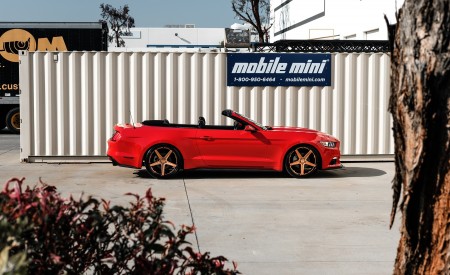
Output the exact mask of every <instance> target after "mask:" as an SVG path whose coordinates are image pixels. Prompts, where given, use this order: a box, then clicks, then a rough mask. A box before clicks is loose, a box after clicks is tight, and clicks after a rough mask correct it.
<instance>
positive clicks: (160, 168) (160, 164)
mask: <svg viewBox="0 0 450 275" xmlns="http://www.w3.org/2000/svg"><path fill="white" fill-rule="evenodd" d="M144 164H145V169H147V172H148V173H149V174H150V175H151V176H153V177H155V178H158V179H165V178H169V177H173V176H175V175H176V174H178V172H180V170H181V166H182V158H181V154H180V152H179V151H178V150H177V149H176V148H175V147H173V146H170V145H166V144H159V145H155V146H153V147H152V148H150V150H148V151H147V154H146V155H145V159H144Z"/></svg>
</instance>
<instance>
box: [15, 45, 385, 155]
mask: <svg viewBox="0 0 450 275" xmlns="http://www.w3.org/2000/svg"><path fill="white" fill-rule="evenodd" d="M389 62H390V61H389V56H388V55H386V54H379V53H377V54H334V55H332V64H333V67H332V83H333V86H331V87H227V86H226V54H225V53H163V52H160V53H155V52H147V53H140V52H135V53H131V52H122V53H119V52H111V53H106V52H72V53H52V52H37V53H28V54H26V55H24V56H21V64H20V87H21V116H22V125H21V147H22V152H21V159H22V160H26V159H29V158H30V157H31V158H32V157H57V156H59V157H61V158H63V157H79V156H88V157H94V156H104V155H105V152H106V140H107V138H108V137H110V136H111V135H112V131H113V126H114V124H116V123H125V122H130V121H131V117H132V118H133V120H134V122H139V121H142V120H145V119H163V118H167V119H168V120H169V121H171V122H174V123H193V124H196V123H197V120H198V117H199V116H204V117H205V118H206V121H207V123H208V124H223V123H225V120H224V118H223V117H222V116H221V111H222V110H223V109H226V108H230V109H234V110H237V111H239V112H241V113H243V114H246V115H248V116H250V117H252V118H253V119H255V120H257V121H260V122H262V123H263V124H265V125H289V126H300V127H307V128H312V129H317V130H320V131H323V132H326V133H329V134H331V135H334V136H336V137H338V138H339V139H340V140H341V141H342V146H341V150H342V154H343V155H357V156H367V155H378V156H379V155H386V154H393V139H392V134H391V124H392V122H391V117H390V115H389V114H388V112H387V107H388V97H389V85H390V83H389V74H390V73H389V70H390V64H389ZM130 114H131V115H130Z"/></svg>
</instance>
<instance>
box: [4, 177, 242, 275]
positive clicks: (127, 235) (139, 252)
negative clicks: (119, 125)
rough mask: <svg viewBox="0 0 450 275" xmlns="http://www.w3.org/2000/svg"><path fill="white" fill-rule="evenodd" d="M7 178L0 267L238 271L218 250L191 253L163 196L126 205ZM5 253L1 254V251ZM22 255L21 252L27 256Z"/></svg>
mask: <svg viewBox="0 0 450 275" xmlns="http://www.w3.org/2000/svg"><path fill="white" fill-rule="evenodd" d="M23 182H24V178H22V179H17V178H14V179H11V180H9V181H8V182H7V183H6V184H5V185H4V187H3V190H2V191H1V193H0V253H2V255H7V256H8V257H7V258H8V259H9V260H8V261H6V260H3V261H2V259H0V270H1V269H2V265H3V268H6V267H7V269H5V270H12V271H14V270H16V271H20V270H21V271H22V272H23V271H24V270H25V271H26V272H28V274H61V273H66V274H82V273H86V272H87V273H93V274H238V273H239V272H238V271H237V270H236V264H235V263H234V262H233V268H232V269H229V268H226V267H225V265H226V264H227V263H228V260H227V259H226V258H225V257H223V256H218V257H211V256H210V255H209V253H208V252H206V253H203V254H202V253H199V252H196V251H194V249H193V248H192V246H191V244H190V243H189V242H187V241H186V237H187V236H188V235H189V234H192V233H193V231H194V228H193V227H188V226H182V227H181V229H180V230H178V232H176V233H175V232H174V229H175V228H174V226H173V224H172V223H171V222H169V221H165V220H164V219H163V215H162V213H163V208H164V199H162V198H156V197H154V196H153V194H152V192H151V190H150V189H148V190H147V192H146V194H145V196H144V197H140V196H138V195H135V194H127V195H132V196H134V197H135V201H134V202H131V203H130V206H129V207H122V206H117V205H116V206H111V205H110V203H109V202H108V201H105V200H97V199H95V198H92V197H88V198H87V199H86V200H84V199H83V198H82V197H81V198H80V199H78V200H75V199H74V198H73V197H72V196H71V197H70V198H69V199H64V198H62V197H61V196H60V194H59V193H58V192H57V190H56V187H54V186H50V185H47V184H45V183H42V182H40V184H39V186H35V187H33V188H30V187H28V186H27V187H26V189H25V190H22V188H23ZM5 251H6V252H5ZM24 255H26V260H25V257H24Z"/></svg>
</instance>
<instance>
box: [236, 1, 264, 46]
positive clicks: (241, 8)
mask: <svg viewBox="0 0 450 275" xmlns="http://www.w3.org/2000/svg"><path fill="white" fill-rule="evenodd" d="M231 6H232V8H233V11H234V13H236V17H237V18H238V19H240V20H242V21H244V22H247V23H249V24H250V25H252V26H253V28H254V29H255V30H256V32H258V37H259V42H267V41H268V40H269V30H270V28H271V27H272V23H271V22H270V0H232V1H231Z"/></svg>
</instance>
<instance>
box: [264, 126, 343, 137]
mask: <svg viewBox="0 0 450 275" xmlns="http://www.w3.org/2000/svg"><path fill="white" fill-rule="evenodd" d="M268 128H269V131H277V132H289V133H310V134H317V135H320V136H324V137H328V138H330V139H332V140H338V139H337V138H336V137H333V136H332V135H329V134H327V133H324V132H320V131H317V130H313V129H309V128H302V127H281V126H269V127H268Z"/></svg>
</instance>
